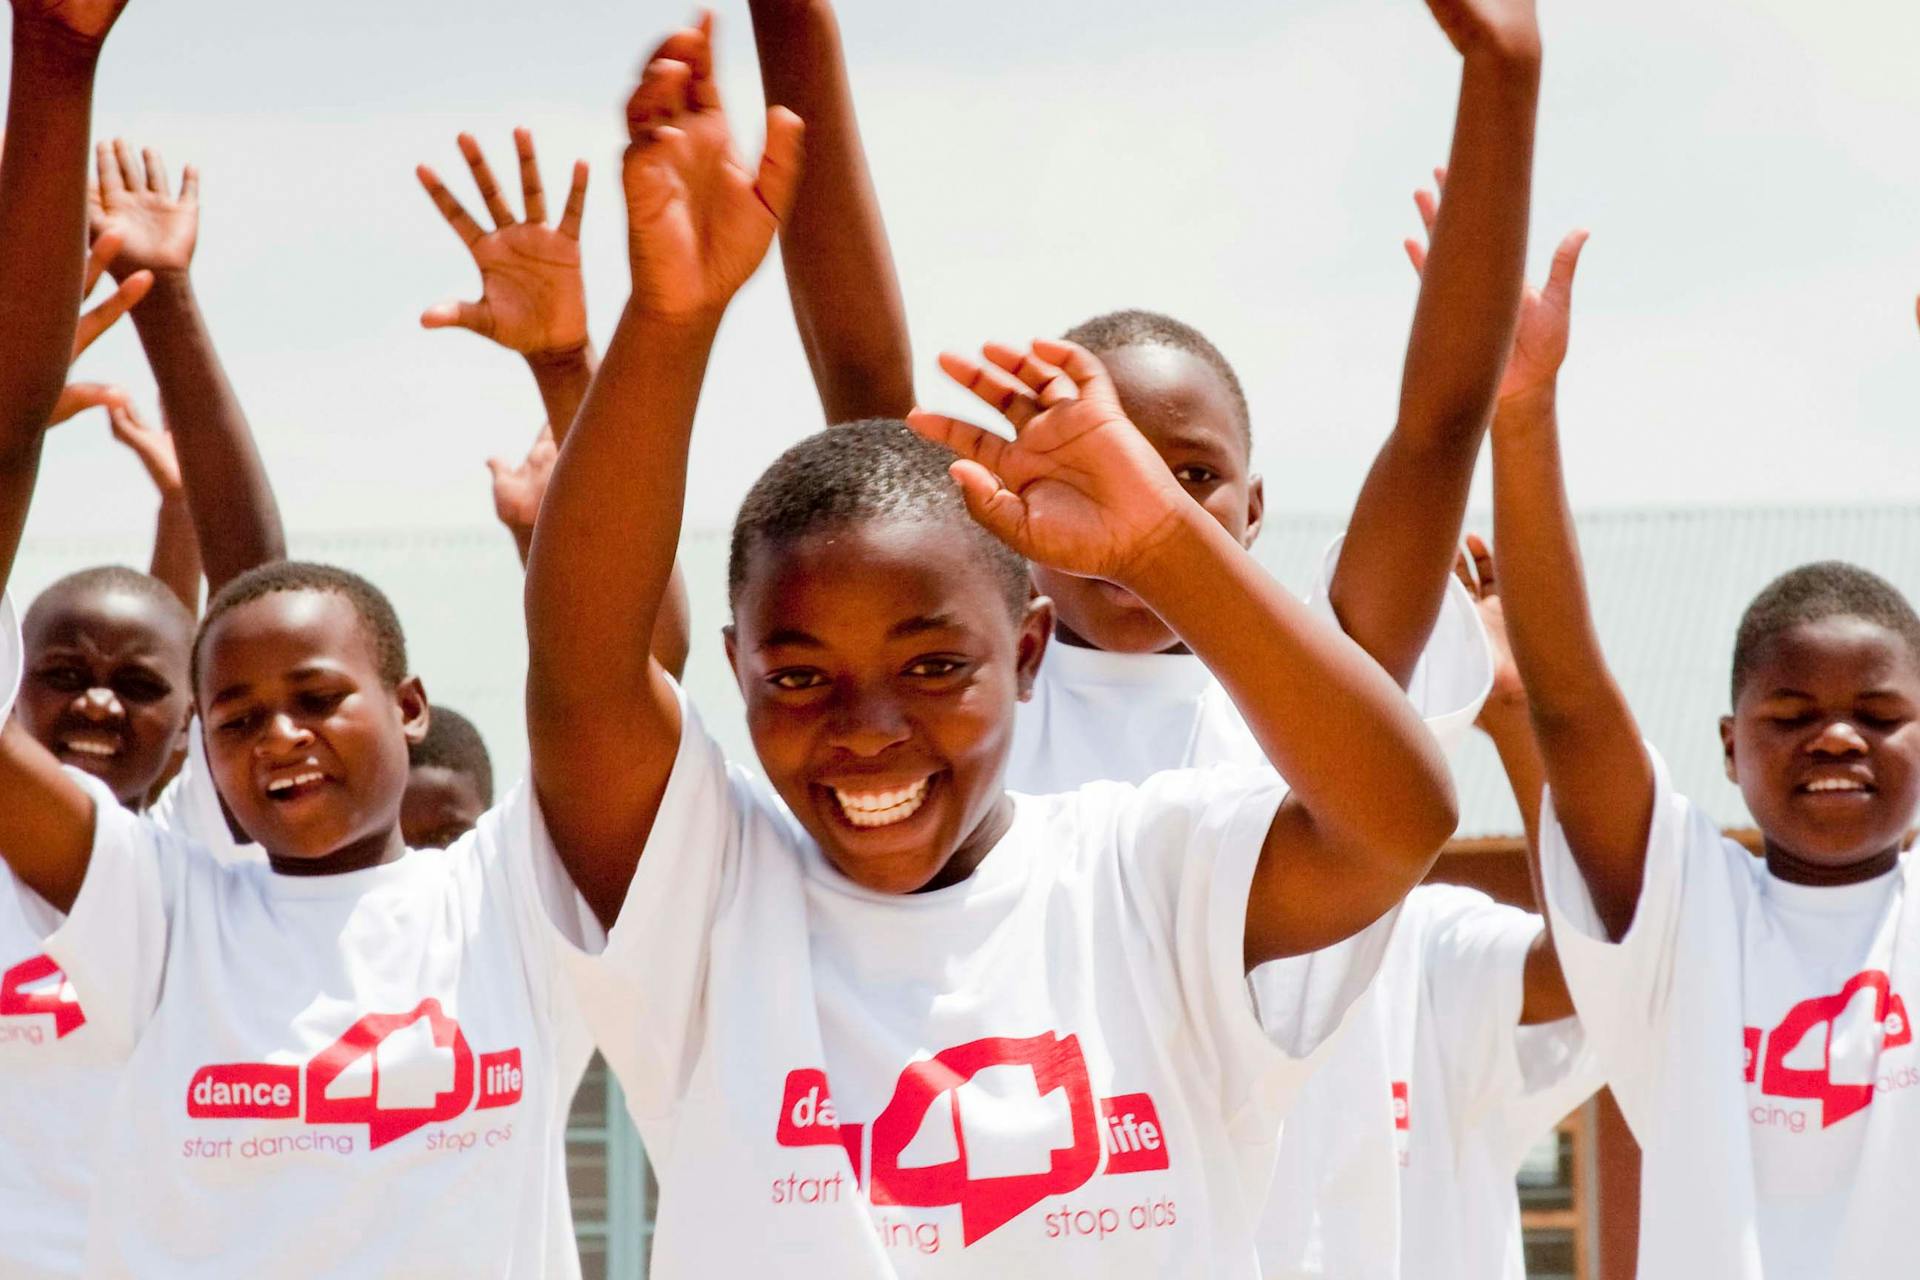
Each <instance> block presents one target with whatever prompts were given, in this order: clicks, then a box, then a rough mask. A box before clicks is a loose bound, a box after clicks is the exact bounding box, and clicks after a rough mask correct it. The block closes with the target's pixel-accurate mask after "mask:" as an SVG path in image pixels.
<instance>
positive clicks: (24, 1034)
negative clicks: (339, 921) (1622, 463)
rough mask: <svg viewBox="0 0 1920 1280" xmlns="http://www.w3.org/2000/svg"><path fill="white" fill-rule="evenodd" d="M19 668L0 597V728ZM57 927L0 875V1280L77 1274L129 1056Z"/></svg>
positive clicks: (29, 895) (55, 917) (10, 620)
mask: <svg viewBox="0 0 1920 1280" xmlns="http://www.w3.org/2000/svg"><path fill="white" fill-rule="evenodd" d="M21 665H22V661H21V645H20V630H19V626H18V624H17V622H16V620H15V618H14V613H13V604H12V602H11V601H9V600H8V599H7V598H6V597H5V596H4V595H0V724H4V723H5V722H6V719H7V716H8V715H9V714H10V713H11V712H12V710H13V702H14V697H15V695H16V694H17V693H18V691H19V686H20V668H21ZM59 921H60V913H59V912H57V911H55V910H54V909H53V908H52V907H50V906H48V905H47V903H46V902H45V901H44V900H43V899H42V898H41V897H40V896H39V895H38V894H36V893H34V892H33V891H32V890H31V889H28V888H27V887H26V886H25V885H22V884H21V883H20V882H19V881H18V880H16V879H15V878H14V876H13V872H12V871H11V870H10V869H8V868H7V867H6V866H5V864H3V863H0V1276H6V1277H8V1278H9V1280H15V1278H19V1280H52V1278H53V1277H56V1276H59V1277H69V1276H77V1275H79V1274H80V1254H81V1246H82V1244H83V1242H84V1241H85V1239H86V1226H87V1191H88V1187H89V1185H90V1182H91V1177H92V1169H93V1161H92V1158H91V1151H92V1147H93V1144H94V1143H95V1142H96V1141H97V1140H98V1138H99V1137H100V1135H101V1133H102V1132H103V1130H104V1127H105V1125H104V1121H105V1119H106V1108H104V1107H103V1106H101V1099H102V1098H104V1097H106V1096H108V1095H110V1094H111V1093H112V1091H113V1087H114V1083H115V1081H116V1080H118V1078H119V1071H120V1064H122V1063H123V1062H125V1060H126V1054H127V1046H126V1045H125V1044H124V1043H116V1042H115V1041H114V1039H113V1038H112V1037H111V1036H109V1035H107V1034H105V1033H104V1032H103V1031H102V1030H101V1029H100V1027H99V1026H98V1025H97V1024H95V1023H93V1022H90V1021H89V1020H88V1018H87V1015H86V1013H85V1011H84V1010H83V1009H82V1008H81V1006H80V1002H79V1000H78V998H77V997H76V996H75V995H74V990H73V984H72V983H70V982H68V981H67V980H66V975H65V974H63V973H62V972H61V971H60V968H59V966H58V965H56V964H55V963H54V962H53V960H52V959H51V958H49V957H48V955H47V954H46V946H45V941H44V940H45V938H46V936H47V934H48V933H50V932H52V931H53V929H54V928H55V927H57V926H58V924H59Z"/></svg>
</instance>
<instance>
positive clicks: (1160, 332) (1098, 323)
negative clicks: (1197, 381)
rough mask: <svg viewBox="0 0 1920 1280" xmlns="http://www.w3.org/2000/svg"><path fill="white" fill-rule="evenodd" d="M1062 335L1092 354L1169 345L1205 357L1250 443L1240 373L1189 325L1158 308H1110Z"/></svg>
mask: <svg viewBox="0 0 1920 1280" xmlns="http://www.w3.org/2000/svg"><path fill="white" fill-rule="evenodd" d="M1063 336H1064V337H1065V339H1066V340H1067V341H1068V342H1071V343H1074V344H1075V345H1077V346H1082V347H1085V348H1086V349H1087V350H1089V351H1091V352H1093V354H1095V355H1103V354H1105V353H1106V352H1109V351H1119V350H1121V349H1122V348H1124V347H1172V348H1173V349H1174V350H1176V351H1184V352H1186V353H1187V354H1188V355H1191V356H1196V357H1198V358H1199V359H1201V360H1203V361H1205V362H1206V363H1207V364H1208V365H1210V366H1211V367H1212V368H1213V371H1214V372H1215V373H1217V374H1219V375H1220V381H1222V382H1224V383H1225V384H1226V386H1227V393H1228V394H1229V395H1230V396H1232V397H1233V406H1234V408H1236V409H1238V410H1239V411H1240V434H1241V438H1242V439H1243V440H1244V441H1245V443H1246V444H1247V445H1248V446H1249V447H1251V446H1252V444H1253V414H1252V413H1251V411H1249V410H1248V408H1247V393H1246V392H1245V391H1244V390H1242V389H1241V386H1240V376H1239V375H1238V374H1236V373H1235V372H1234V371H1233V366H1232V365H1230V364H1228V363H1227V358H1226V357H1225V356H1223V355H1221V354H1220V348H1218V347H1216V346H1214V345H1213V342H1212V340H1210V339H1209V338H1208V337H1207V335H1206V334H1204V333H1202V332H1200V331H1199V330H1198V329H1196V328H1194V327H1193V326H1192V325H1190V324H1187V323H1185V322H1183V321H1180V320H1175V319H1174V318H1173V317H1172V316H1169V315H1162V314H1161V313H1160V312H1158V311H1139V310H1128V311H1109V312H1107V313H1106V314H1105V315H1099V316H1095V317H1094V318H1093V319H1091V320H1084V321H1082V322H1081V323H1079V324H1077V325H1075V326H1073V328H1071V329H1069V330H1067V332H1066V333H1065V334H1064V335H1063Z"/></svg>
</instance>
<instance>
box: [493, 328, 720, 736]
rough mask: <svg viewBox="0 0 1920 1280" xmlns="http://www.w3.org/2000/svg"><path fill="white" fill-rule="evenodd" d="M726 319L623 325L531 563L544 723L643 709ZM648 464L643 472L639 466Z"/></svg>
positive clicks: (553, 491) (534, 705)
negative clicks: (702, 401) (638, 702)
mask: <svg viewBox="0 0 1920 1280" xmlns="http://www.w3.org/2000/svg"><path fill="white" fill-rule="evenodd" d="M718 319H719V318H718V316H717V315H716V316H714V317H712V318H711V319H704V320H701V321H698V322H694V323H688V324H664V323H657V322H652V321H650V320H648V319H647V318H646V317H644V316H640V315H636V314H633V313H632V312H631V311H630V312H629V314H628V315H626V316H624V317H622V319H621V321H620V326H619V328H618V329H617V330H616V331H615V333H614V338H613V341H612V342H611V343H610V344H609V346H608V348H607V355H606V359H605V361H604V362H603V363H602V364H601V366H600V371H599V373H598V375H597V376H596V377H595V378H594V380H593V385H592V386H591V387H590V388H589V389H588V391H587V396H586V399H585V401H584V402H583V403H582V405H581V407H580V414H579V417H578V419H577V420H576V423H575V428H574V431H573V433H572V434H571V435H570V436H569V437H568V440H567V444H566V447H565V448H564V449H562V450H561V451H560V457H559V460H558V461H557V462H556V463H555V464H554V470H553V480H552V483H551V484H550V486H549V487H548V489H547V493H546V497H545V499H544V500H543V502H542V504H541V508H540V518H539V521H538V523H537V524H536V526H535V529H534V535H533V547H532V553H531V555H530V557H529V559H528V563H527V631H528V651H529V656H528V706H529V712H530V715H531V716H532V717H533V718H534V719H536V720H537V719H540V718H542V717H550V718H551V719H553V720H554V721H560V720H568V719H571V718H572V717H573V716H574V715H575V714H576V713H581V712H585V713H592V712H593V709H594V708H596V707H598V708H601V709H603V710H602V712H601V713H603V714H618V711H617V710H616V709H617V708H620V707H626V706H630V705H632V704H633V702H634V701H635V699H637V698H643V697H644V696H645V695H644V685H645V683H646V682H647V681H648V680H650V678H651V677H650V673H649V662H648V658H647V655H646V654H645V653H644V652H640V651H639V649H638V646H636V645H634V644H633V643H632V639H633V637H635V636H651V635H652V634H653V632H654V625H655V622H656V621H657V620H658V617H659V615H660V612H661V608H662V604H663V601H664V600H665V599H666V597H667V594H668V589H669V584H670V583H671V581H672V576H673V568H674V555H675V552H676V550H677V548H678V545H679V540H680V521H681V514H682V509H683V506H684V504H685V500H686V476H687V455H688V447H689V441H690V438H691V433H692V427H693V416H694V409H695V405H696V403H697V402H698V399H699V394H700V384H701V381H702V378H703V376H704V374H705V371H706V363H707V357H708V354H709V353H710V351H711V350H712V345H713V336H714V332H715V329H716V328H717V325H718ZM641 460H644V465H640V461H641Z"/></svg>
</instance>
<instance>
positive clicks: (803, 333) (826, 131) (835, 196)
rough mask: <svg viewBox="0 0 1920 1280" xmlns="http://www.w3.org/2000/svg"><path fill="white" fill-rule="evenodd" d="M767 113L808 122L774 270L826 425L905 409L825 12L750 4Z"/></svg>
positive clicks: (857, 150)
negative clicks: (782, 276)
mask: <svg viewBox="0 0 1920 1280" xmlns="http://www.w3.org/2000/svg"><path fill="white" fill-rule="evenodd" d="M747 7H748V9H749V10H750V11H751V12H752V14H753V41H754V46H755V48H757V49H758V50H759V53H760V79H761V83H762V84H763V85H765V87H766V96H767V102H768V104H769V105H778V106H782V107H786V108H787V109H788V110H790V111H792V112H793V113H794V114H796V115H798V116H799V117H800V118H801V119H802V120H805V121H806V122H807V168H806V172H805V173H803V174H801V175H800V194H799V196H798V198H796V199H795V201H794V204H793V212H792V213H791V214H789V215H788V216H787V219H786V221H785V222H784V223H783V224H782V226H781V228H780V259H781V264H782V265H783V266H784V267H785V269H786V273H787V293H788V295H789V296H790V297H791V298H792V300H793V318H794V321H795V323H796V324H798V326H799V328H800V341H801V343H802V345H803V346H805V348H806V352H807V363H808V365H810V366H811V367H812V369H813V385H814V386H815V387H816V388H817V389H818V390H819V392H820V407H821V408H822V409H823V410H824V411H825V412H826V417H827V421H828V423H830V424H831V423H836V422H853V421H857V420H858V419H861V418H898V417H900V416H901V415H903V414H905V413H906V411H907V410H908V409H910V408H912V407H913V350H912V346H911V344H910V343H909V342H908V339H907V308H906V303H905V302H903V301H902V300H901V297H900V278H899V276H898V275H897V274H896V273H895V271H894V267H893V251H892V250H891V249H890V248H889V247H888V245H887V228H886V224H885V222H884V221H883V220H882V219H881V216H880V198H879V196H878V195H876V194H875V192H874V189H873V175H872V173H871V172H869V171H868V169H867V156H866V151H865V150H864V148H862V146H861V145H860V122H859V119H858V118H857V117H856V116H855V114H854V109H853V86H852V84H851V83H850V82H849V80H848V77H847V59H846V51H845V49H844V48H843V47H842V46H841V43H840V24H839V20H838V19H837V18H836V17H835V16H834V12H833V5H832V3H830V0H749V3H748V6H747Z"/></svg>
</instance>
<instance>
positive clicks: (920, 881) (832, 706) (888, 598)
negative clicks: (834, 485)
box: [727, 518, 1051, 893]
mask: <svg viewBox="0 0 1920 1280" xmlns="http://www.w3.org/2000/svg"><path fill="white" fill-rule="evenodd" d="M1050 622H1051V614H1050V612H1049V609H1048V606H1047V605H1046V603H1045V602H1044V601H1041V602H1036V603H1034V604H1032V605H1030V606H1029V607H1028V608H1027V609H1026V611H1025V613H1024V615H1023V616H1022V617H1020V618H1018V619H1016V618H1014V617H1012V616H1011V613H1010V610H1009V607H1008V601H1007V598H1006V592H1005V589H1004V587H1003V585H1002V583H1001V580H1000V578H999V577H998V575H997V574H996V571H995V570H994V569H993V568H991V567H989V566H988V565H986V564H984V563H983V562H982V557H981V555H980V545H979V540H978V538H977V536H972V535H971V531H969V530H964V529H958V528H955V527H954V524H953V522H952V521H949V520H939V519H934V520H906V519H893V518H878V519H865V520H857V521H852V522H846V523H840V524H835V525H831V526H827V527H823V528H819V529H816V530H813V531H811V532H808V533H805V534H803V535H801V536H799V537H797V538H795V539H793V540H792V541H789V542H783V543H781V544H780V545H778V546H777V547H768V546H764V545H762V546H759V547H757V548H755V549H754V551H753V552H752V557H751V560H750V569H749V572H748V573H747V575H746V578H745V581H744V582H743V583H742V585H741V587H740V590H739V591H738V593H737V595H736V599H735V602H734V624H733V626H732V627H730V628H729V629H728V632H727V656H728V659H729V660H730V661H731V662H732V664H733V669H734V674H735V677H736V678H737V679H738V681H739V684H740V691H741V693H742V695H743V696H744V698H745V700H746V708H747V725H748V728H749V730H750V731H751V733H752V735H753V745H754V749H755V751H756V752H757V753H758V755H759V757H760V763H761V766H762V768H763V769H765V771H766V775H767V778H768V780H769V781H770V782H771V783H772V784H773V787H774V789H775V790H776V791H778V792H779V794H780V797H781V799H783V800H784V801H786V803H787V806H788V807H789V808H790V809H791V810H792V811H793V813H794V816H795V817H797V818H798V819H799V820H800V823H801V825H802V826H804V827H805V828H806V829H807V831H808V833H809V834H810V835H812V836H813V838H814V839H815V840H816V841H817V842H818V843H819V845H820V848H821V850H822V851H823V852H824V853H825V855H826V857H827V859H828V860H829V861H830V862H832V863H833V865H834V866H835V867H836V868H838V869H839V870H840V871H841V872H842V873H843V874H844V875H846V876H847V877H848V878H849V879H851V880H853V881H854V882H856V883H858V884H860V885H862V886H864V887H866V888H869V889H874V890H878V891H880V892H884V893H913V892H915V891H917V890H921V889H929V888H939V887H944V886H945V885H949V884H955V883H958V882H959V881H960V880H963V879H964V878H965V877H966V876H968V875H970V874H971V873H972V871H973V869H974V867H975V866H977V865H978V864H979V861H980V859H981V858H982V857H984V856H985V855H986V853H987V852H988V851H989V850H990V849H991V848H992V847H993V845H994V843H995V842H996V841H997V840H998V839H999V838H1000V836H1001V835H1002V834H1004V832H1005V830H1006V824H1007V821H1008V820H1009V818H1010V816H1011V811H1010V808H1009V805H1008V802H1007V801H1006V799H1005V793H1004V792H1003V791H1002V789H1001V783H1000V778H1001V773H1002V770H1003V768H1004V766H1005V764H1006V759H1007V750H1008V747H1009V745H1010V744H1011V742H1012V737H1013V718H1014V705H1015V703H1016V702H1018V701H1020V700H1021V699H1023V698H1025V697H1026V695H1027V693H1028V691H1029V690H1030V688H1031V687H1032V682H1033V673H1034V671H1035V670H1036V669H1037V668H1038V665H1039V662H1040V656H1041V654H1042V652H1043V651H1044V649H1045V647H1046V641H1047V634H1048V628H1049V625H1050Z"/></svg>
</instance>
